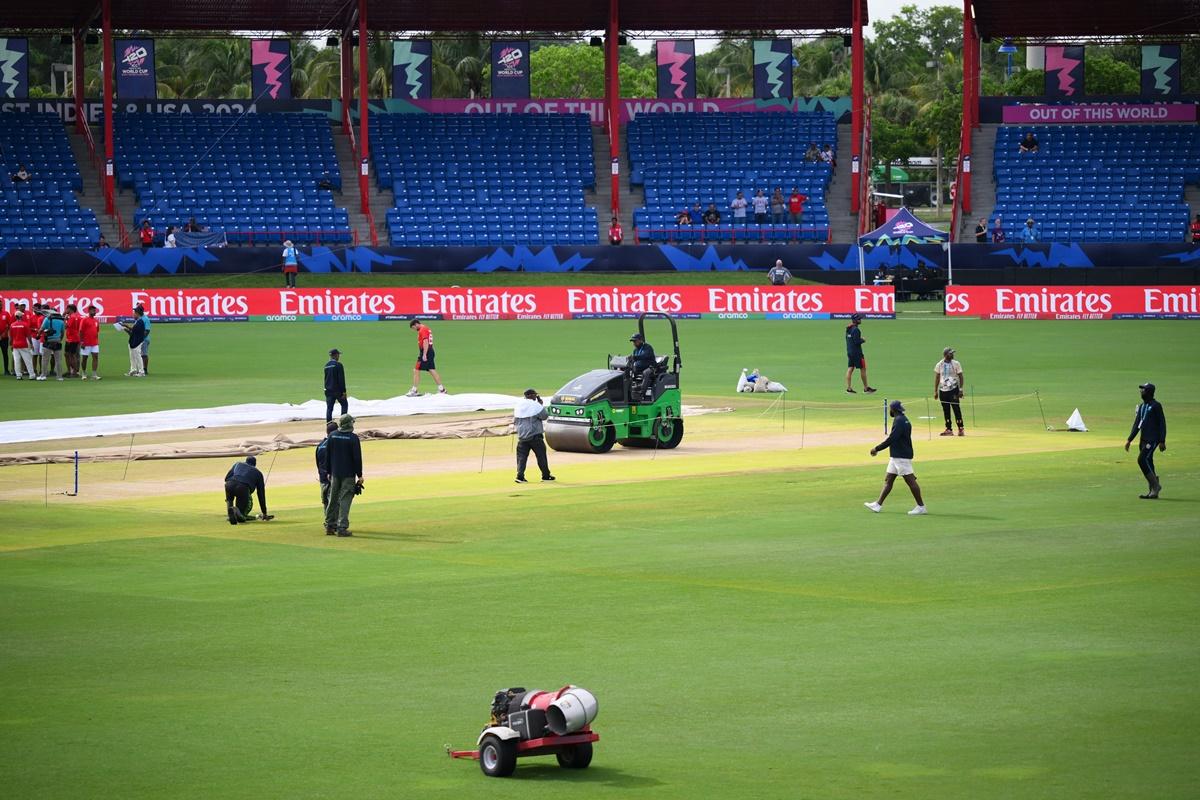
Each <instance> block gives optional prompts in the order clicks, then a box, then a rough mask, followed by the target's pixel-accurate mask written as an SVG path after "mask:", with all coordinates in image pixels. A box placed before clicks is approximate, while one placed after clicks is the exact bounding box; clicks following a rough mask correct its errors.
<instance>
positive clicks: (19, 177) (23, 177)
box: [12, 164, 30, 183]
mask: <svg viewBox="0 0 1200 800" xmlns="http://www.w3.org/2000/svg"><path fill="white" fill-rule="evenodd" d="M29 178H30V175H29V170H27V169H25V165H24V164H17V171H16V172H14V173H13V176H12V182H13V183H28V182H29Z"/></svg>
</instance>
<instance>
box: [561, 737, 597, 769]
mask: <svg viewBox="0 0 1200 800" xmlns="http://www.w3.org/2000/svg"><path fill="white" fill-rule="evenodd" d="M554 757H555V758H557V759H558V765H559V766H560V767H562V768H563V769H586V768H587V765H588V764H591V763H592V743H591V742H582V743H581V744H575V745H571V746H570V747H564V748H562V749H561V750H559V751H558V752H557V753H555V754H554Z"/></svg>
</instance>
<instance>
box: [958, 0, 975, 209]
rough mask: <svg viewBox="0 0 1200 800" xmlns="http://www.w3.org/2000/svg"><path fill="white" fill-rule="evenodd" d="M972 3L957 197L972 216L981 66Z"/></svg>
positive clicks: (966, 23) (966, 27)
mask: <svg viewBox="0 0 1200 800" xmlns="http://www.w3.org/2000/svg"><path fill="white" fill-rule="evenodd" d="M971 3H972V0H963V88H962V99H963V107H962V137H961V140H960V145H961V147H962V153H960V154H959V163H960V164H961V165H962V175H961V176H960V178H961V181H960V188H959V192H958V196H957V198H956V199H957V200H958V204H959V208H961V209H962V212H963V213H965V214H969V213H971V132H972V131H973V130H974V124H975V122H974V121H975V117H976V113H977V112H976V109H978V105H979V102H978V98H977V97H976V92H977V91H978V64H979V51H978V48H977V44H978V43H977V42H976V39H975V18H974V17H973V16H972V13H973V12H972V8H971Z"/></svg>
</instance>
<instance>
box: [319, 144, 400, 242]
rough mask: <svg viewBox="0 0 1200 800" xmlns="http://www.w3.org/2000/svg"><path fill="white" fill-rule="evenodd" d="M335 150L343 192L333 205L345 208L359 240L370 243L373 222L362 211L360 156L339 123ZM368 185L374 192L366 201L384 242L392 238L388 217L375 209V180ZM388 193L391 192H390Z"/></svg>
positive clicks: (376, 191) (376, 230) (380, 238)
mask: <svg viewBox="0 0 1200 800" xmlns="http://www.w3.org/2000/svg"><path fill="white" fill-rule="evenodd" d="M333 150H334V153H336V154H337V160H338V171H339V172H340V173H341V178H342V191H341V193H340V194H335V195H334V205H336V206H338V207H339V208H345V209H346V211H347V213H348V215H349V218H350V227H351V228H352V229H353V230H354V231H355V233H356V234H357V235H358V241H359V243H360V244H370V243H371V225H370V223H369V222H368V221H367V217H366V215H365V214H363V213H362V210H361V209H362V201H361V200H360V199H359V196H358V155H357V154H356V153H355V152H354V151H353V150H352V149H351V147H350V137H349V136H347V135H346V134H345V133H343V132H342V129H341V126H340V125H339V126H335V127H334V128H333ZM372 177H373V176H372ZM368 185H369V187H370V192H371V194H370V195H368V197H367V203H368V205H369V206H370V208H371V213H372V215H374V217H375V232H376V235H378V237H379V243H380V244H381V245H385V244H387V243H388V241H389V240H388V238H387V220H386V219H381V218H380V215H379V213H378V212H377V211H376V207H377V203H376V198H375V194H377V193H378V190H377V189H376V188H375V183H374V180H373V179H372V180H370V181H368ZM388 194H389V195H390V194H391V192H389V193H388ZM379 203H380V205H382V203H383V201H382V200H381V201H379ZM382 207H384V208H386V207H387V206H386V205H383V206H382Z"/></svg>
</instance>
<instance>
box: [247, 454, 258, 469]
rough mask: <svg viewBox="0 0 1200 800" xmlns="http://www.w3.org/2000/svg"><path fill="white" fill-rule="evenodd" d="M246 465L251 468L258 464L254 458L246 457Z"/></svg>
mask: <svg viewBox="0 0 1200 800" xmlns="http://www.w3.org/2000/svg"><path fill="white" fill-rule="evenodd" d="M246 463H247V464H249V465H250V466H252V467H253V466H254V465H255V464H257V463H258V459H257V458H255V457H254V456H246Z"/></svg>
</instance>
